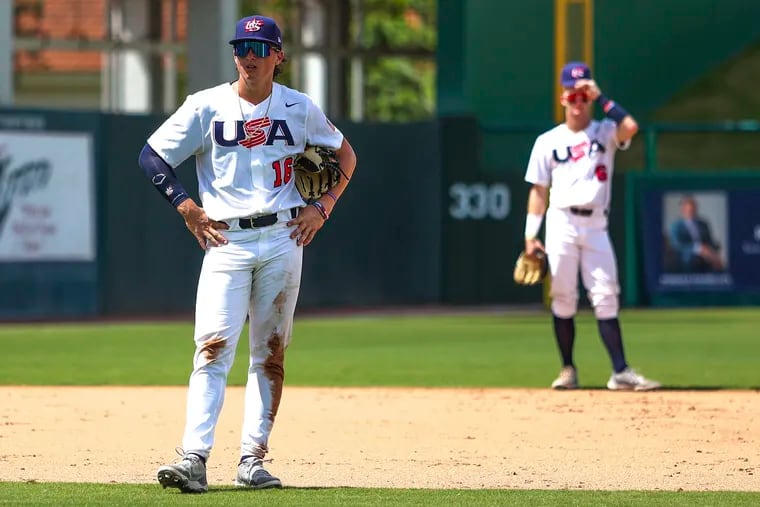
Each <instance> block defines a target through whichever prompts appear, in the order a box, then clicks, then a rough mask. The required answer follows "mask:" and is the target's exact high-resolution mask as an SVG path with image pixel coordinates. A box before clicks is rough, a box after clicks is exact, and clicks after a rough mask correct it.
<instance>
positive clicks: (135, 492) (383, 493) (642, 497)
mask: <svg viewBox="0 0 760 507" xmlns="http://www.w3.org/2000/svg"><path fill="white" fill-rule="evenodd" d="M7 499H12V501H11V502H7ZM758 502H760V494H756V493H737V492H662V491H660V492H641V491H614V492H613V491H529V490H511V491H510V490H421V489H363V488H325V489H319V488H285V489H283V490H274V491H273V490H268V491H247V490H238V489H234V488H232V487H228V488H225V487H220V488H214V489H212V490H211V491H210V492H209V493H208V494H206V495H182V494H179V493H178V492H176V490H166V491H162V490H161V489H160V488H158V487H156V486H155V485H139V484H138V485H124V484H119V485H109V484H40V483H2V482H0V505H2V504H4V503H12V504H14V505H18V504H27V505H31V504H33V505H77V506H86V505H130V506H138V505H151V506H153V505H229V506H235V505H241V506H243V505H245V506H249V505H282V506H289V505H292V506H307V505H319V506H326V505H336V506H346V507H353V506H359V505H373V506H376V505H389V506H391V505H392V506H395V505H430V506H439V505H445V506H449V505H457V506H459V505H461V506H469V505H498V506H508V505H516V506H524V505H530V506H536V507H537V506H556V505H563V506H575V505H589V506H610V507H613V506H629V505H646V506H652V507H659V506H675V505H688V506H690V507H699V506H731V507H740V506H745V505H746V506H750V505H757V504H758Z"/></svg>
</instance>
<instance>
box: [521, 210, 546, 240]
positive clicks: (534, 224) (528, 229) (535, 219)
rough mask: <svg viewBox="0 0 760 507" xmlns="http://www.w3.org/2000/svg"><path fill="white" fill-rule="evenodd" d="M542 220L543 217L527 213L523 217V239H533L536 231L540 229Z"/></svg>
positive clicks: (536, 233) (536, 234)
mask: <svg viewBox="0 0 760 507" xmlns="http://www.w3.org/2000/svg"><path fill="white" fill-rule="evenodd" d="M543 220H544V216H543V215H536V214H533V213H528V215H527V216H526V217H525V239H534V238H535V237H536V236H538V231H539V230H540V229H541V222H543Z"/></svg>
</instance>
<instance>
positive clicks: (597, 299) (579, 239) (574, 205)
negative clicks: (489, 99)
mask: <svg viewBox="0 0 760 507" xmlns="http://www.w3.org/2000/svg"><path fill="white" fill-rule="evenodd" d="M560 80H561V85H562V88H563V91H562V97H561V103H562V105H563V106H564V108H565V122H564V123H562V124H560V125H557V126H556V127H554V128H552V129H551V130H549V131H547V132H545V133H543V134H541V135H540V136H539V137H538V138H537V139H536V142H535V144H534V146H533V150H532V152H531V155H530V161H529V162H528V169H527V171H526V173H525V180H526V181H527V182H528V183H531V184H532V187H531V189H530V193H529V196H528V213H527V217H526V221H525V251H526V253H527V254H532V253H533V252H535V251H536V249H541V250H545V251H546V256H547V259H548V261H549V269H550V272H551V291H550V296H551V300H552V302H551V310H552V314H553V317H554V333H555V337H556V339H557V345H558V347H559V351H560V355H561V357H562V369H561V371H560V374H559V377H558V378H557V379H556V380H555V381H554V382H553V383H552V387H553V388H555V389H574V388H577V387H578V371H577V369H576V367H575V364H574V362H573V345H574V342H575V321H574V316H575V314H576V312H577V309H578V271H579V270H580V274H581V278H582V281H583V285H584V287H585V288H586V290H587V292H588V298H589V301H590V302H591V304H592V306H593V307H594V313H595V315H596V318H597V321H598V327H599V334H600V335H601V338H602V341H603V342H604V345H605V347H606V349H607V352H608V353H609V356H610V359H611V361H612V367H613V372H612V375H611V377H610V379H609V381H608V382H607V388H608V389H611V390H637V391H647V390H652V389H657V388H658V387H660V384H659V383H657V382H654V381H652V380H649V379H646V378H645V377H643V376H642V375H640V374H638V373H636V372H635V371H634V370H632V369H631V368H630V367H629V366H628V363H627V361H626V358H625V354H624V351H623V339H622V334H621V330H620V322H619V320H618V310H619V301H618V294H619V292H620V289H619V286H618V274H617V265H616V261H615V252H614V251H613V248H612V244H611V242H610V238H609V235H608V234H607V212H608V210H609V206H610V196H611V188H610V186H611V184H612V171H613V167H614V159H615V152H616V150H618V149H626V148H628V146H629V145H630V141H631V138H633V136H634V135H635V134H636V132H637V131H638V125H637V123H636V121H635V120H634V119H633V117H632V116H631V115H630V114H628V112H627V111H625V109H623V108H622V107H621V106H620V105H619V104H617V103H615V102H614V101H613V100H611V99H610V98H608V97H606V96H605V95H604V94H602V92H601V91H600V89H599V86H598V85H597V84H596V82H595V81H594V80H593V79H591V70H590V69H589V67H588V66H587V65H586V64H585V63H583V62H569V63H568V64H567V65H565V66H564V67H563V68H562V72H561V77H560ZM594 103H598V104H599V105H600V106H601V108H602V110H603V111H604V114H605V116H606V118H605V119H604V120H602V121H597V120H594V119H593V117H592V113H593V104H594ZM549 189H551V190H549ZM547 204H548V209H547ZM544 213H545V214H546V247H544V245H543V244H542V243H541V240H539V239H538V233H539V231H540V229H541V223H542V222H543V218H544Z"/></svg>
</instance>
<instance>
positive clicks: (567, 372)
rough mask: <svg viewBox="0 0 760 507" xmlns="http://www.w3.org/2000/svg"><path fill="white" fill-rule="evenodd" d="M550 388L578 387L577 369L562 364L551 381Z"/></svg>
mask: <svg viewBox="0 0 760 507" xmlns="http://www.w3.org/2000/svg"><path fill="white" fill-rule="evenodd" d="M552 389H578V371H577V370H576V369H575V368H573V367H572V366H563V367H562V370H560V372H559V376H558V377H557V378H556V379H554V382H552Z"/></svg>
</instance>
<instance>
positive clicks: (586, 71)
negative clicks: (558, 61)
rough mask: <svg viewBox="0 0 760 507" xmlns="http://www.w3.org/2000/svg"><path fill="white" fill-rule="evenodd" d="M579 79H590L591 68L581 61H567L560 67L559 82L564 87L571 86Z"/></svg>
mask: <svg viewBox="0 0 760 507" xmlns="http://www.w3.org/2000/svg"><path fill="white" fill-rule="evenodd" d="M579 79H591V69H590V68H589V67H588V65H586V64H585V63H583V62H568V63H566V64H565V66H564V67H562V72H561V73H560V78H559V82H560V84H562V86H564V87H565V88H572V87H574V86H575V82H576V81H578V80H579Z"/></svg>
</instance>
